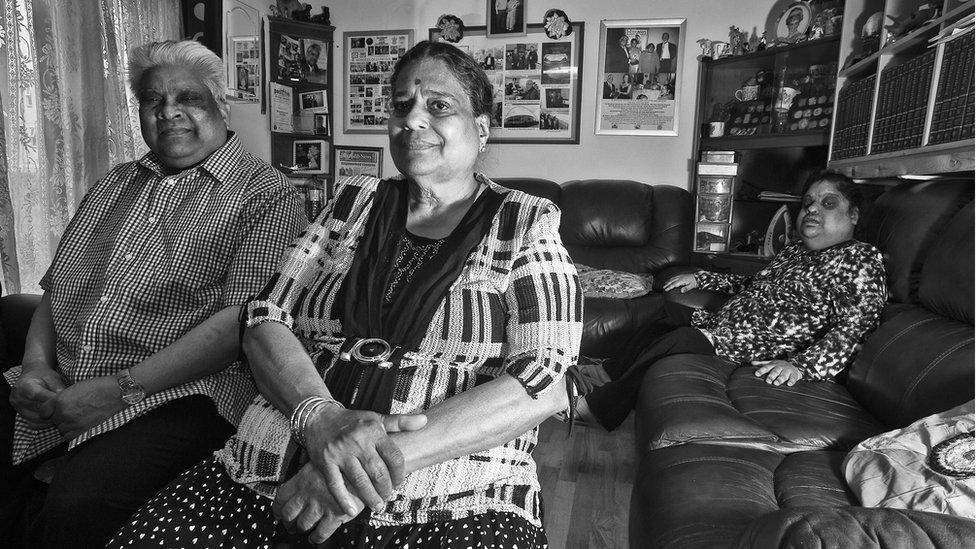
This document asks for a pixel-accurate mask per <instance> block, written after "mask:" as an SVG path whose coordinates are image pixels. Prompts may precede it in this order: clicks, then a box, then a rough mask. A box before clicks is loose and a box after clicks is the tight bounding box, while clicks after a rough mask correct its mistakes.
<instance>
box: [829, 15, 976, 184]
mask: <svg viewBox="0 0 976 549" xmlns="http://www.w3.org/2000/svg"><path fill="white" fill-rule="evenodd" d="M944 8H945V11H946V15H945V16H941V17H937V18H934V19H932V20H931V21H930V22H928V23H926V24H924V25H923V26H921V27H920V28H919V29H916V30H914V31H912V32H909V33H908V34H906V35H904V36H900V37H892V36H888V37H887V41H888V44H887V45H885V46H883V47H882V48H881V50H880V51H879V52H878V53H876V54H873V55H872V56H871V57H870V65H866V64H865V62H866V61H868V60H867V59H866V60H862V61H860V62H858V63H856V64H854V65H852V68H855V69H857V70H852V68H849V69H845V70H842V71H841V73H840V81H841V82H840V84H839V86H838V91H837V99H836V101H835V104H836V105H837V109H836V111H835V119H834V123H833V128H834V129H833V134H832V139H831V148H830V157H829V158H830V160H829V163H828V166H829V167H830V168H831V169H835V170H838V171H840V172H842V173H846V174H847V175H849V176H851V177H855V178H859V177H863V178H876V177H890V176H898V175H904V174H936V173H946V172H958V171H970V170H973V169H974V154H973V145H974V140H973V128H974V115H976V112H974V101H973V98H974V85H973V76H974V70H973V67H974V58H973V50H974V48H973V25H974V14H973V2H972V1H968V2H963V3H962V4H959V3H958V2H956V1H948V0H947V1H946V3H945V5H944ZM889 34H890V31H889ZM862 69H863V70H862Z"/></svg>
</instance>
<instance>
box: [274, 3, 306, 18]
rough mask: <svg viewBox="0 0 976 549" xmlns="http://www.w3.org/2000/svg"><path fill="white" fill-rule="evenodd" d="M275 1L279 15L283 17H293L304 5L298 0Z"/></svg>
mask: <svg viewBox="0 0 976 549" xmlns="http://www.w3.org/2000/svg"><path fill="white" fill-rule="evenodd" d="M277 2H278V14H279V17H284V18H285V19H294V18H295V12H296V11H301V10H303V9H305V6H303V5H302V3H301V2H299V1H298V0H277Z"/></svg>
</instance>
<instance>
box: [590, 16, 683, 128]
mask: <svg viewBox="0 0 976 549" xmlns="http://www.w3.org/2000/svg"><path fill="white" fill-rule="evenodd" d="M685 23H686V20H685V19H627V20H619V21H601V22H600V53H599V57H598V58H597V59H598V63H599V67H598V71H597V78H598V80H597V81H598V82H600V83H601V85H600V86H598V87H597V93H598V94H599V96H598V97H597V101H596V105H597V106H596V124H595V126H594V128H595V130H594V131H595V133H596V134H597V135H644V136H655V135H666V136H675V135H678V114H679V113H680V112H681V111H680V108H679V104H678V101H679V98H680V97H681V74H682V69H683V66H682V65H683V63H682V58H683V56H684V51H685V49H684V42H685V40H684V39H685Z"/></svg>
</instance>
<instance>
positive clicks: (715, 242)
mask: <svg viewBox="0 0 976 549" xmlns="http://www.w3.org/2000/svg"><path fill="white" fill-rule="evenodd" d="M728 250H729V225H727V224H721V223H696V224H695V251H696V252H727V251H728Z"/></svg>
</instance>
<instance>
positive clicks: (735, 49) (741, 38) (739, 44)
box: [729, 25, 748, 55]
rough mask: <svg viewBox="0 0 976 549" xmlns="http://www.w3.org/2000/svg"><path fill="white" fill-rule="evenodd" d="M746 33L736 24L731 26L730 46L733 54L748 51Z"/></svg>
mask: <svg viewBox="0 0 976 549" xmlns="http://www.w3.org/2000/svg"><path fill="white" fill-rule="evenodd" d="M747 40H748V39H747V38H746V33H744V32H742V31H741V30H739V27H736V26H735V25H733V26H731V27H729V48H731V50H732V55H742V54H744V53H746V41H747Z"/></svg>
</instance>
